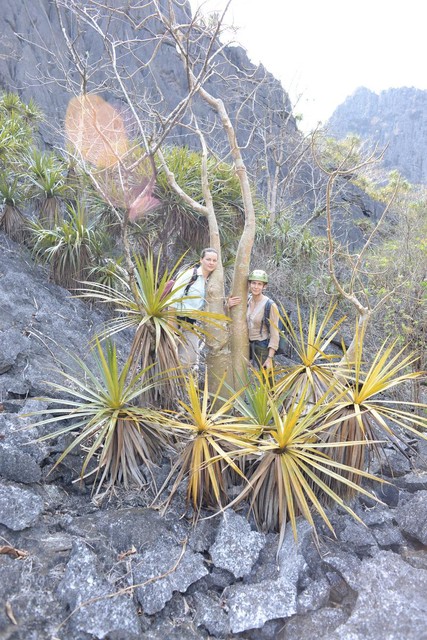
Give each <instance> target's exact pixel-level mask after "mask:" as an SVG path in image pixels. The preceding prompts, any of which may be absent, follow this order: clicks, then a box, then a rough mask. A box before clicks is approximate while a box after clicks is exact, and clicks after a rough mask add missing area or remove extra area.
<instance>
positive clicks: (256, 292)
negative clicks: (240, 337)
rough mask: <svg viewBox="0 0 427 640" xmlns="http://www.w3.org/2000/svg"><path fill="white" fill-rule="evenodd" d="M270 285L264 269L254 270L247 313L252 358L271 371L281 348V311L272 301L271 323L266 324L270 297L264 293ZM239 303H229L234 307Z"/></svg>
mask: <svg viewBox="0 0 427 640" xmlns="http://www.w3.org/2000/svg"><path fill="white" fill-rule="evenodd" d="M267 284H268V274H267V273H266V272H265V271H263V270H262V269H254V270H253V271H251V273H250V274H249V276H248V285H249V297H248V307H247V312H246V320H247V323H248V333H249V345H250V358H251V360H252V362H253V363H254V364H255V365H257V366H258V367H264V368H266V369H270V368H271V367H272V366H273V358H274V354H275V353H276V351H277V348H278V346H279V339H280V334H279V329H278V325H279V310H278V308H277V305H276V303H275V302H273V301H272V304H271V308H270V316H269V317H270V322H269V323H268V324H267V323H266V322H264V311H265V305H266V304H267V302H268V300H270V298H268V296H266V295H265V293H264V291H265V288H266V287H267ZM234 304H238V302H233V303H229V306H234Z"/></svg>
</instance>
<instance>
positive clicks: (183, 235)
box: [152, 147, 243, 247]
mask: <svg viewBox="0 0 427 640" xmlns="http://www.w3.org/2000/svg"><path fill="white" fill-rule="evenodd" d="M164 153H165V158H166V162H167V164H168V166H169V169H170V170H171V171H172V173H173V174H174V176H175V179H176V181H177V183H178V184H179V185H180V186H181V187H182V188H185V191H186V193H188V194H189V195H190V196H191V197H192V198H193V199H194V200H196V201H197V202H200V203H202V204H204V197H203V191H202V181H201V166H202V159H201V154H200V153H197V152H194V151H191V150H190V149H188V148H185V147H170V148H167V149H165V152H164ZM208 164H209V167H208V172H209V176H210V188H211V194H212V199H213V206H214V208H215V212H216V215H217V217H218V226H219V229H220V234H221V238H222V242H223V243H227V242H229V241H230V239H231V238H235V237H236V231H237V230H238V229H239V228H240V227H241V226H242V224H243V220H242V216H241V211H242V210H243V203H242V196H241V191H240V184H239V181H238V179H237V178H236V175H235V173H234V171H233V169H232V167H231V165H229V164H227V163H225V162H219V161H217V160H216V159H215V158H213V157H210V158H209V160H208ZM156 194H157V196H158V198H159V200H160V201H161V203H162V206H161V208H160V209H159V210H158V211H157V213H154V214H152V215H153V216H155V217H156V220H157V221H158V224H161V225H162V236H164V238H165V240H166V241H169V242H170V241H171V240H172V241H173V242H174V243H176V240H177V238H179V240H180V242H182V244H183V246H185V247H188V246H207V245H208V244H209V231H208V225H207V222H206V218H204V217H203V216H201V215H200V214H198V213H197V212H195V211H194V209H192V208H191V207H190V206H189V205H188V204H187V203H185V202H184V201H183V200H182V199H181V198H180V197H179V196H178V195H177V194H176V193H175V192H174V191H173V190H172V189H171V188H170V186H169V184H168V182H167V179H166V176H165V174H164V172H162V170H161V169H160V170H159V173H158V176H157V187H156ZM175 246H176V245H175Z"/></svg>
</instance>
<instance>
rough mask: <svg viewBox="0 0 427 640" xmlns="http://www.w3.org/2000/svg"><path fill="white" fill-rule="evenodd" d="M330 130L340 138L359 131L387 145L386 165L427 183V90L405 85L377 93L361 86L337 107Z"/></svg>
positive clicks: (380, 145)
mask: <svg viewBox="0 0 427 640" xmlns="http://www.w3.org/2000/svg"><path fill="white" fill-rule="evenodd" d="M327 130H328V133H329V134H331V135H333V136H334V137H335V138H338V139H343V138H345V137H346V136H347V135H349V134H356V135H358V136H360V137H361V138H363V139H369V140H371V141H372V142H376V143H378V145H379V148H384V147H386V146H387V149H386V152H385V154H384V162H383V164H384V167H385V168H386V169H389V170H391V169H397V170H398V171H399V172H400V173H401V174H402V175H403V176H404V177H405V178H406V179H407V180H409V181H410V182H411V183H413V184H427V91H423V90H421V89H415V88H413V87H411V88H410V87H402V88H399V89H387V90H386V91H381V92H380V93H379V94H377V93H374V92H373V91H370V90H369V89H366V88H365V87H360V88H359V89H357V90H356V91H355V92H354V93H353V95H351V96H350V97H348V98H347V99H346V100H345V101H344V102H343V103H342V104H341V105H340V106H339V107H338V108H337V109H336V110H335V111H334V113H333V114H332V116H331V118H330V119H329V121H328V123H327Z"/></svg>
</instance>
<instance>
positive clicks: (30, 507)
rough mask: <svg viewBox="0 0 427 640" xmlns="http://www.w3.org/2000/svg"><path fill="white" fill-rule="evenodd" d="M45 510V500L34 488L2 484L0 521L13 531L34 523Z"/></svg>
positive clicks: (0, 491)
mask: <svg viewBox="0 0 427 640" xmlns="http://www.w3.org/2000/svg"><path fill="white" fill-rule="evenodd" d="M42 511H43V500H42V499H41V498H40V496H39V495H38V494H37V493H35V491H33V490H32V489H23V488H22V487H19V486H17V485H13V484H8V485H6V484H0V523H1V524H4V525H5V526H6V527H7V528H8V529H12V531H22V529H26V528H27V527H31V526H32V525H34V524H35V523H36V522H37V520H38V519H39V517H40V515H41V513H42Z"/></svg>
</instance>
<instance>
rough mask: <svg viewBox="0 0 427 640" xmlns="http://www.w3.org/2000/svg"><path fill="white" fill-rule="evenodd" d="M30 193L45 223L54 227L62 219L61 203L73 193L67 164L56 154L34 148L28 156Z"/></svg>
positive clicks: (41, 219)
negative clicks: (67, 173)
mask: <svg viewBox="0 0 427 640" xmlns="http://www.w3.org/2000/svg"><path fill="white" fill-rule="evenodd" d="M27 163H28V167H27V176H28V180H29V183H30V186H29V189H28V194H29V196H30V197H31V198H33V199H35V200H36V202H37V205H38V208H39V217H40V221H41V222H42V224H43V225H45V226H47V227H49V228H53V227H54V226H55V225H56V224H58V223H59V220H60V210H61V203H62V202H63V200H64V199H65V198H66V197H67V196H69V195H71V193H72V191H71V189H70V187H69V185H68V184H67V180H66V175H65V166H64V164H63V162H62V161H60V160H59V159H58V158H57V156H55V155H54V154H43V153H41V152H40V151H38V150H34V151H33V153H32V155H31V156H29V157H28V158H27Z"/></svg>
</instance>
